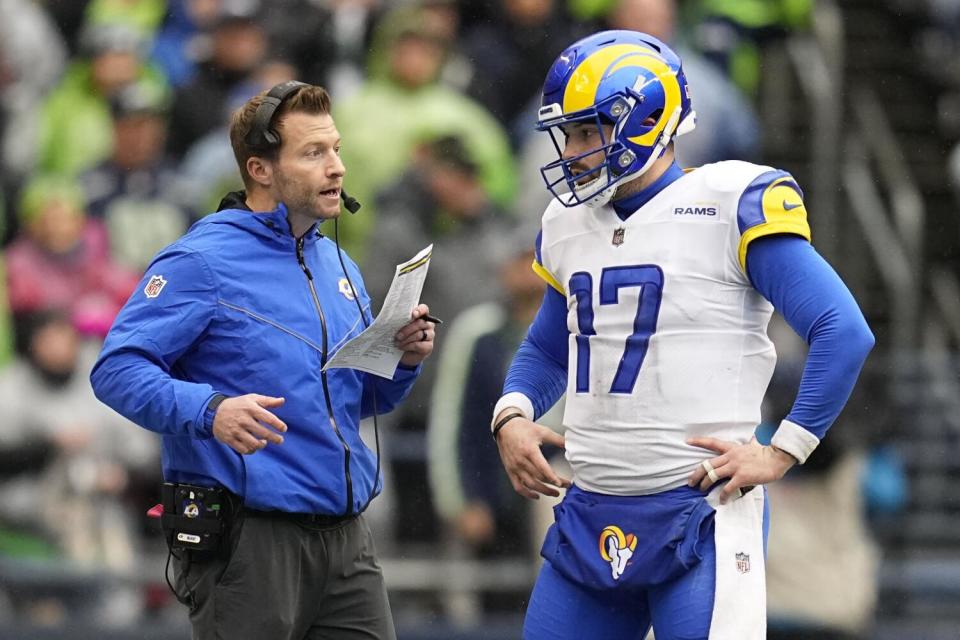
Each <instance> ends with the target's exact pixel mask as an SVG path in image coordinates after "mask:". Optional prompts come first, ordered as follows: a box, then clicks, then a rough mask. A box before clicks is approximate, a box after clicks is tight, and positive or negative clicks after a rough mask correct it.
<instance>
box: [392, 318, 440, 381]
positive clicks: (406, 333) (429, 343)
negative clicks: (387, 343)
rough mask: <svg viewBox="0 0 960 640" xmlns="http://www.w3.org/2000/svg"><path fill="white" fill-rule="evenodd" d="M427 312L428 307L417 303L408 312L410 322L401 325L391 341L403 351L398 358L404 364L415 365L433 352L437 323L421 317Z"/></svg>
mask: <svg viewBox="0 0 960 640" xmlns="http://www.w3.org/2000/svg"><path fill="white" fill-rule="evenodd" d="M429 314H430V307H428V306H427V305H425V304H418V305H417V306H416V307H414V309H413V311H411V312H410V322H408V323H407V324H405V325H404V326H403V327H401V328H400V330H399V331H397V335H395V336H394V337H393V343H394V344H395V345H396V347H397V348H398V349H400V350H401V351H403V352H404V353H403V357H401V358H400V362H402V363H403V364H404V366H407V367H415V366H417V365H418V364H420V363H421V362H423V361H424V360H426V358H427V356H429V355H430V354H431V353H433V339H434V338H435V337H436V335H437V333H436V329H437V325H435V324H434V323H432V322H430V321H429V320H424V319H423V317H424V316H426V315H429Z"/></svg>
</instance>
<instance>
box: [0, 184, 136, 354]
mask: <svg viewBox="0 0 960 640" xmlns="http://www.w3.org/2000/svg"><path fill="white" fill-rule="evenodd" d="M20 216H21V219H22V224H23V227H24V228H23V230H22V231H21V233H20V234H19V236H18V237H17V238H16V239H15V240H14V241H13V242H12V243H11V245H10V247H9V248H8V250H7V254H6V262H7V290H8V295H9V299H10V310H11V312H12V313H13V314H14V319H15V322H16V325H17V326H18V328H19V327H20V325H21V321H22V320H23V319H24V318H25V317H26V314H29V313H32V312H36V311H46V310H63V311H65V312H66V313H67V314H68V315H69V317H70V318H71V321H72V322H73V323H74V326H75V327H76V328H77V329H78V330H79V331H80V332H81V333H83V334H88V335H94V336H104V335H106V332H107V329H109V328H110V325H111V324H112V323H113V319H114V317H115V316H116V314H117V311H119V310H120V307H121V306H122V305H123V303H124V302H125V301H126V299H127V297H128V296H129V295H130V293H131V292H132V291H133V288H134V286H135V285H136V283H137V274H135V273H132V272H129V271H127V270H126V269H123V268H122V267H120V266H119V265H117V264H116V263H114V262H113V261H112V260H111V259H110V256H109V249H108V246H107V234H106V230H105V229H104V227H103V225H102V224H101V223H100V222H98V221H95V220H90V219H89V218H88V217H87V214H86V210H85V202H84V196H83V193H82V192H81V190H80V188H79V186H78V185H76V184H75V183H73V182H71V181H69V180H66V179H63V178H57V177H39V178H36V179H34V180H33V181H32V182H31V183H30V184H29V185H27V187H26V188H25V189H24V194H23V197H22V202H21V206H20Z"/></svg>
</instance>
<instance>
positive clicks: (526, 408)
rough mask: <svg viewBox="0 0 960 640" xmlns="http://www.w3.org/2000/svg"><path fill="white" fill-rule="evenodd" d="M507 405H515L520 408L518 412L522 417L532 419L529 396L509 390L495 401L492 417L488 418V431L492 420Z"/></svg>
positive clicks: (491, 427)
mask: <svg viewBox="0 0 960 640" xmlns="http://www.w3.org/2000/svg"><path fill="white" fill-rule="evenodd" d="M507 407H516V408H517V409H519V410H520V413H522V414H523V417H524V418H526V419H527V420H533V414H534V411H533V402H531V401H530V398H528V397H527V396H525V395H523V394H522V393H520V392H519V391H511V392H510V393H508V394H506V395H505V396H503V397H501V398H500V399H499V400H498V401H497V406H495V407H494V408H493V417H492V418H491V419H490V431H491V432H492V431H493V426H494V421H495V420H496V419H497V416H498V415H500V412H501V411H503V410H504V409H506V408H507Z"/></svg>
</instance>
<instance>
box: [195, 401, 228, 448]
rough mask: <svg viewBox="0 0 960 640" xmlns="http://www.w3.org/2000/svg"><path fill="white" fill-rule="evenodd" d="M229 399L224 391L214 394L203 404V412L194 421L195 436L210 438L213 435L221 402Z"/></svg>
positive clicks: (202, 438)
mask: <svg viewBox="0 0 960 640" xmlns="http://www.w3.org/2000/svg"><path fill="white" fill-rule="evenodd" d="M226 399H227V396H225V395H223V394H222V393H215V394H213V395H212V396H211V397H210V398H209V399H208V400H207V401H206V402H205V403H204V405H203V414H202V415H201V417H200V419H199V420H197V421H196V422H195V423H194V427H193V437H194V438H196V439H197V440H208V439H210V438H212V437H213V419H214V418H215V417H216V416H217V409H218V408H219V407H220V403H221V402H223V401H224V400H226Z"/></svg>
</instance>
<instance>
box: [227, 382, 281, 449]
mask: <svg viewBox="0 0 960 640" xmlns="http://www.w3.org/2000/svg"><path fill="white" fill-rule="evenodd" d="M283 402H284V400H283V398H272V397H270V396H261V395H260V394H257V393H248V394H247V395H245V396H237V397H235V398H227V399H226V400H224V401H223V402H221V403H220V406H219V407H217V414H216V415H215V416H214V418H213V437H215V438H216V439H217V440H219V441H220V442H222V443H223V444H225V445H227V446H228V447H230V448H231V449H233V450H234V451H236V452H237V453H239V454H242V455H249V454H251V453H256V452H257V451H260V449H263V448H264V447H266V446H267V443H270V444H281V443H282V442H283V436H281V435H280V434H281V433H283V432H285V431H286V430H287V425H286V424H284V422H283V420H281V419H280V418H278V417H277V416H275V415H274V414H272V413H271V412H270V411H269V409H272V408H275V407H279V406H280V405H282V404H283Z"/></svg>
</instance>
